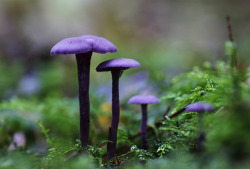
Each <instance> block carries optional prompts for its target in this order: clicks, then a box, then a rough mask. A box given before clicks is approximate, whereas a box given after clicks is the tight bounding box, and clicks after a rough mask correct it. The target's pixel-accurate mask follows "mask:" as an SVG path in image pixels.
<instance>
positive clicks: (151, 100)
mask: <svg viewBox="0 0 250 169" xmlns="http://www.w3.org/2000/svg"><path fill="white" fill-rule="evenodd" d="M159 102H160V101H159V99H158V98H157V97H155V96H153V95H137V96H133V97H131V98H130V99H129V101H128V104H140V105H141V110H142V122H141V138H142V149H145V150H147V149H148V145H147V140H146V136H147V105H148V104H155V103H159Z"/></svg>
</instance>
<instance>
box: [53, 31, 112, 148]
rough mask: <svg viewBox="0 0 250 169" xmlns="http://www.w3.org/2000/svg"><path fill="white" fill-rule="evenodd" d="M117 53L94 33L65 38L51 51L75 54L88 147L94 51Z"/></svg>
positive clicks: (82, 132)
mask: <svg viewBox="0 0 250 169" xmlns="http://www.w3.org/2000/svg"><path fill="white" fill-rule="evenodd" d="M93 52H96V53H101V54H105V53H108V52H110V53H115V52H117V48H116V46H115V45H114V44H112V43H111V42H110V41H108V40H107V39H105V38H101V37H98V36H94V35H84V36H80V37H72V38H67V39H63V40H61V41H60V42H58V43H57V44H56V45H55V46H54V47H53V48H52V49H51V51H50V54H51V56H52V55H55V54H64V55H66V54H75V55H76V61H77V69H78V88H79V106H80V134H79V139H80V140H81V143H82V146H83V147H87V145H88V141H89V121H90V120H89V110H90V103H89V74H90V61H91V56H92V53H93Z"/></svg>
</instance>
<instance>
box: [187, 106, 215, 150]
mask: <svg viewBox="0 0 250 169" xmlns="http://www.w3.org/2000/svg"><path fill="white" fill-rule="evenodd" d="M186 111H187V112H197V113H199V114H198V115H199V123H200V132H199V136H198V139H197V142H196V145H197V150H198V151H202V150H203V142H204V141H205V140H206V135H205V133H204V131H203V127H202V122H201V121H202V118H203V113H204V112H213V111H214V106H213V105H211V104H209V103H203V102H197V103H192V104H190V105H189V106H187V108H186Z"/></svg>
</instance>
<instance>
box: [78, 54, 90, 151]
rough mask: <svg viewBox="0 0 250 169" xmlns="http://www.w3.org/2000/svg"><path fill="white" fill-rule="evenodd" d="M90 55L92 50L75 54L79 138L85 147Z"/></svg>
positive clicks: (87, 133) (88, 106)
mask: <svg viewBox="0 0 250 169" xmlns="http://www.w3.org/2000/svg"><path fill="white" fill-rule="evenodd" d="M91 56H92V52H87V53H81V54H76V61H77V70H78V88H79V107H80V116H79V117H80V134H79V139H80V140H81V143H82V146H83V147H87V146H88V142H89V110H90V103H89V73H90V61H91Z"/></svg>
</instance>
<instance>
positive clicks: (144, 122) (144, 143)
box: [141, 104, 148, 150]
mask: <svg viewBox="0 0 250 169" xmlns="http://www.w3.org/2000/svg"><path fill="white" fill-rule="evenodd" d="M141 110H142V121H141V138H142V145H141V148H142V149H144V150H147V149H148V144H147V140H146V137H147V120H148V115H147V104H142V105H141Z"/></svg>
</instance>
